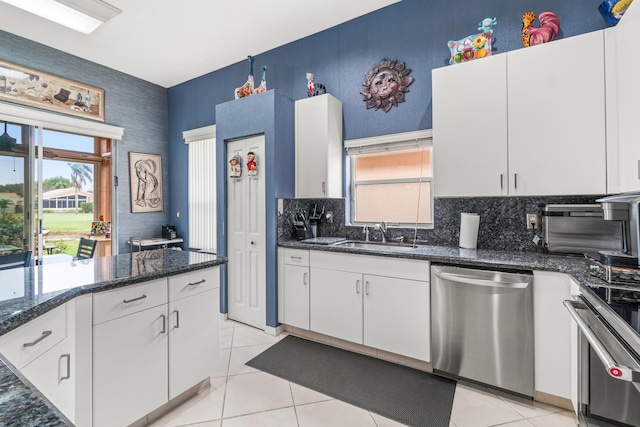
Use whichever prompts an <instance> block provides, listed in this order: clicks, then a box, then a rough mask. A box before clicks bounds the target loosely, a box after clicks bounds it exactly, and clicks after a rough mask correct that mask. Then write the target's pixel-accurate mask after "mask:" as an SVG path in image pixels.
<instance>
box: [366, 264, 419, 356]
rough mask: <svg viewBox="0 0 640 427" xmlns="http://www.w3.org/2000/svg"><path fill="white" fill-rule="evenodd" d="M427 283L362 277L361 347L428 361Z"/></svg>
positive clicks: (390, 278) (368, 276)
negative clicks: (362, 345)
mask: <svg viewBox="0 0 640 427" xmlns="http://www.w3.org/2000/svg"><path fill="white" fill-rule="evenodd" d="M429 301H430V299H429V282H419V281H416V280H406V279H396V278H392V277H380V276H371V275H367V274H365V275H364V345H368V346H370V347H375V348H379V349H382V350H386V351H389V352H392V353H397V354H401V355H404V356H408V357H413V358H414V359H419V360H424V361H427V362H429V361H430V359H431V348H430V342H431V331H430V309H429V308H430V302H429Z"/></svg>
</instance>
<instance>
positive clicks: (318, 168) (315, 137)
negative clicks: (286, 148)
mask: <svg viewBox="0 0 640 427" xmlns="http://www.w3.org/2000/svg"><path fill="white" fill-rule="evenodd" d="M295 122H296V124H295V127H296V144H295V145H296V198H324V197H333V198H338V197H342V159H343V157H344V153H343V141H342V103H341V102H340V101H338V100H337V99H336V98H334V97H333V96H332V95H330V94H324V95H318V96H313V97H310V98H306V99H301V100H298V101H296V103H295Z"/></svg>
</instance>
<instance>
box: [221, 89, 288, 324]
mask: <svg viewBox="0 0 640 427" xmlns="http://www.w3.org/2000/svg"><path fill="white" fill-rule="evenodd" d="M216 116H217V117H218V123H217V126H216V169H217V170H216V187H217V188H216V191H217V194H218V201H219V203H218V205H217V214H218V224H217V227H218V228H217V233H218V248H217V252H218V254H220V255H223V256H226V255H227V238H226V227H225V224H227V209H226V203H224V201H225V200H227V176H226V175H227V174H226V172H227V167H226V165H227V152H226V151H227V150H226V149H227V146H226V141H230V140H233V139H238V138H244V137H248V136H252V135H258V134H264V139H265V140H264V151H265V152H264V157H265V158H264V159H262V160H261V163H262V165H261V166H260V170H261V172H260V173H261V174H263V176H264V179H265V208H266V221H265V227H266V229H265V242H266V249H267V253H266V270H267V271H266V277H265V279H266V297H267V299H266V317H267V319H266V323H267V326H271V327H276V326H278V312H277V304H278V302H277V295H278V292H277V280H278V277H277V275H278V271H277V267H276V266H277V262H276V261H277V260H276V252H277V251H276V248H277V246H278V242H277V228H278V227H277V222H276V198H291V197H293V196H294V194H295V157H294V154H295V132H294V104H293V101H292V100H291V99H289V98H286V97H285V96H283V95H282V94H280V93H279V92H277V91H275V90H269V91H267V92H265V93H261V94H259V95H254V96H250V97H248V98H243V99H239V100H237V101H233V102H226V103H224V104H220V105H218V106H217V107H216ZM227 289H228V287H227V265H226V264H224V265H222V268H221V283H220V310H221V312H222V313H226V312H227Z"/></svg>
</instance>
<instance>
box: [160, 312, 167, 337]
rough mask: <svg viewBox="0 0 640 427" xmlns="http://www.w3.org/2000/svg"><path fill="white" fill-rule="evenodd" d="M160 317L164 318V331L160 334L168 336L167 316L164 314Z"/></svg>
mask: <svg viewBox="0 0 640 427" xmlns="http://www.w3.org/2000/svg"><path fill="white" fill-rule="evenodd" d="M160 317H162V330H161V331H160V333H161V334H166V333H167V316H165V315H164V314H161V315H160Z"/></svg>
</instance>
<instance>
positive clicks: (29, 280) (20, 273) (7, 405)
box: [0, 249, 227, 426]
mask: <svg viewBox="0 0 640 427" xmlns="http://www.w3.org/2000/svg"><path fill="white" fill-rule="evenodd" d="M45 260H46V258H45ZM225 262H227V259H226V258H224V257H219V256H216V255H213V254H208V253H201V252H188V251H175V250H171V249H158V250H153V251H143V252H134V253H131V254H122V255H115V256H109V257H100V258H94V259H90V260H69V261H67V262H63V263H52V264H47V263H46V261H45V263H44V265H40V266H37V267H27V268H14V269H10V270H3V271H0V283H1V284H2V286H1V287H0V335H4V334H5V333H7V332H9V331H11V330H13V329H15V328H17V327H19V326H20V325H23V324H25V323H27V322H28V321H30V320H32V319H35V318H36V317H38V316H40V315H42V314H44V313H46V312H48V311H50V310H52V309H54V308H55V307H58V306H60V305H62V304H64V303H65V302H67V301H70V300H72V299H74V298H76V297H78V296H80V295H83V294H87V293H95V292H101V291H106V290H109V289H115V288H118V287H123V286H128V285H132V284H135V283H140V282H144V281H148V280H153V279H158V278H162V277H167V276H170V275H174V274H180V273H186V272H189V271H195V270H199V269H203V268H208V267H214V266H216V265H220V264H224V263H225ZM0 408H2V409H1V410H0V425H3V426H43V425H46V426H67V425H73V424H72V423H71V422H69V420H67V419H66V418H65V417H64V416H63V415H62V414H61V413H60V412H59V411H58V410H57V409H56V408H55V407H54V406H53V405H52V404H51V403H50V402H49V401H48V400H47V399H46V398H45V397H44V396H43V395H42V394H41V393H40V392H39V391H38V390H37V389H35V388H34V387H33V386H32V385H31V384H30V383H29V382H28V381H27V380H26V379H25V378H24V377H22V375H21V374H20V373H19V372H18V371H17V370H16V369H15V368H14V367H13V366H12V365H11V364H10V363H9V362H7V361H6V360H5V359H4V357H2V356H0Z"/></svg>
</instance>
